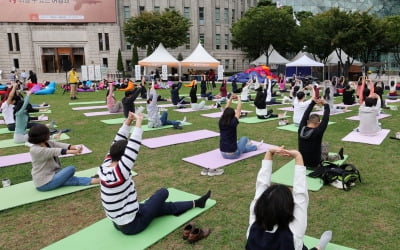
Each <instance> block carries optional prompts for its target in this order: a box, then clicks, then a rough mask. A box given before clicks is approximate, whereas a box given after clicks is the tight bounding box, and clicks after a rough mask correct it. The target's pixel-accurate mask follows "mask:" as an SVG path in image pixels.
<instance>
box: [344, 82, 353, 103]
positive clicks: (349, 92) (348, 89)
mask: <svg viewBox="0 0 400 250" xmlns="http://www.w3.org/2000/svg"><path fill="white" fill-rule="evenodd" d="M355 92H356V91H355V85H354V82H349V84H346V85H345V87H344V91H343V104H344V105H353V104H354V103H355V102H356V97H355V96H354V93H355Z"/></svg>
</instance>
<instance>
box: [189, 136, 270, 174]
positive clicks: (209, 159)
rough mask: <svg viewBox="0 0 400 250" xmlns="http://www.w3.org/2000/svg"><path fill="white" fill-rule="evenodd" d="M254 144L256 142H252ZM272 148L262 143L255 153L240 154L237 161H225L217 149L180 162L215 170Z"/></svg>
mask: <svg viewBox="0 0 400 250" xmlns="http://www.w3.org/2000/svg"><path fill="white" fill-rule="evenodd" d="M253 143H254V144H257V142H255V141H253ZM270 147H273V145H270V144H266V143H263V144H262V145H261V147H260V148H259V149H258V150H257V151H251V152H248V153H244V154H242V155H241V156H240V157H239V158H238V159H233V160H229V159H225V158H223V157H222V155H221V151H220V150H219V149H215V150H212V151H208V152H205V153H202V154H198V155H194V156H190V157H186V158H183V159H182V160H184V161H186V162H189V163H192V164H194V165H197V166H200V167H203V168H209V169H217V168H220V167H223V166H227V165H229V164H232V163H235V162H237V161H241V160H244V159H247V158H250V157H253V156H256V155H259V154H263V153H265V152H266V151H267V149H268V148H270Z"/></svg>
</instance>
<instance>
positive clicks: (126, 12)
mask: <svg viewBox="0 0 400 250" xmlns="http://www.w3.org/2000/svg"><path fill="white" fill-rule="evenodd" d="M130 17H131V7H130V6H124V20H125V22H126V21H128V19H129V18H130Z"/></svg>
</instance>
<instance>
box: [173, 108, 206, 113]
mask: <svg viewBox="0 0 400 250" xmlns="http://www.w3.org/2000/svg"><path fill="white" fill-rule="evenodd" d="M210 109H211V108H207V107H205V108H204V109H199V110H194V109H192V108H184V109H174V111H177V112H182V113H188V112H196V111H204V110H210Z"/></svg>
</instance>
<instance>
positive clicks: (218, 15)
mask: <svg viewBox="0 0 400 250" xmlns="http://www.w3.org/2000/svg"><path fill="white" fill-rule="evenodd" d="M220 19H221V13H220V10H219V8H215V24H220Z"/></svg>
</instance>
